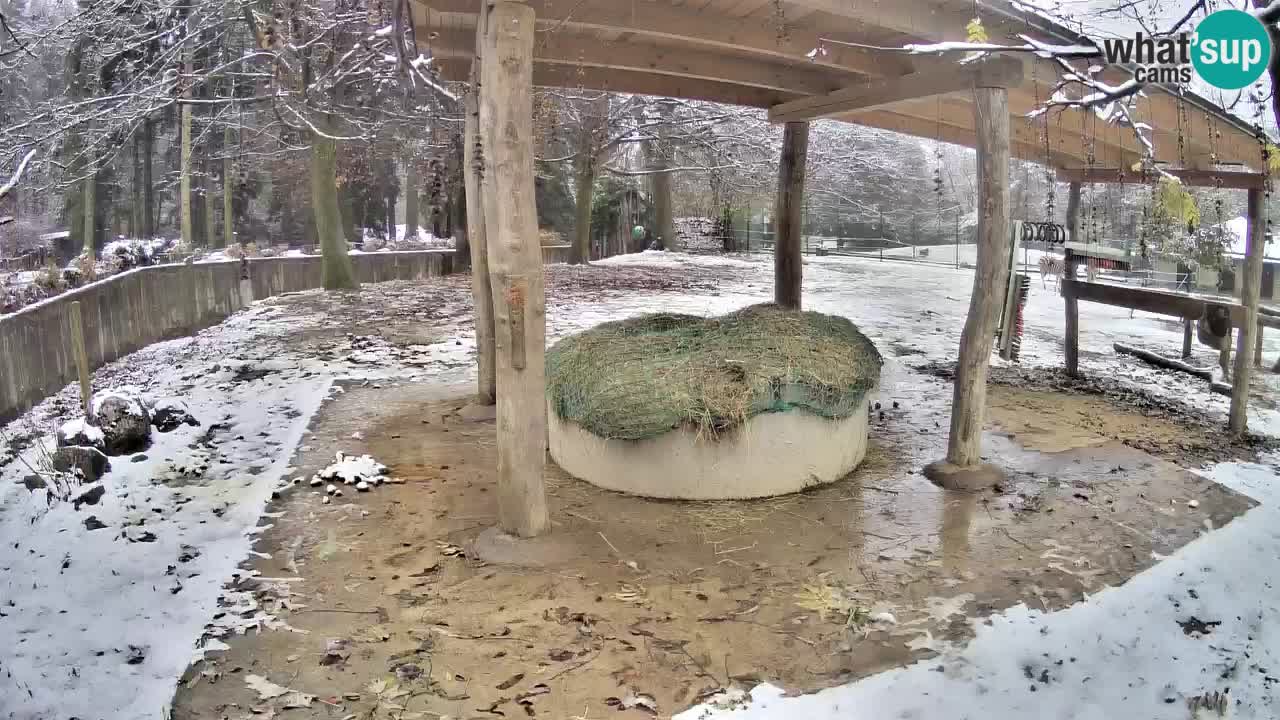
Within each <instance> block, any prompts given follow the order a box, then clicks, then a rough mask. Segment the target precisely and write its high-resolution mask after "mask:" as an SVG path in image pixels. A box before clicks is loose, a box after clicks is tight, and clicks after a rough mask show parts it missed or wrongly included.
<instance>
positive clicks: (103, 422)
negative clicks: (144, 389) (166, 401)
mask: <svg viewBox="0 0 1280 720" xmlns="http://www.w3.org/2000/svg"><path fill="white" fill-rule="evenodd" d="M93 417H94V420H95V421H96V422H97V425H98V427H99V428H101V430H102V433H103V436H104V440H105V450H106V452H107V454H108V455H124V454H127V453H133V452H137V451H139V450H144V449H146V447H147V444H148V443H149V442H150V440H151V414H150V413H149V412H148V411H147V406H146V404H145V403H143V401H142V398H140V397H138V396H136V395H133V394H130V393H127V392H123V391H120V390H111V391H107V392H105V393H103V394H101V395H98V396H97V397H95V398H94V399H93Z"/></svg>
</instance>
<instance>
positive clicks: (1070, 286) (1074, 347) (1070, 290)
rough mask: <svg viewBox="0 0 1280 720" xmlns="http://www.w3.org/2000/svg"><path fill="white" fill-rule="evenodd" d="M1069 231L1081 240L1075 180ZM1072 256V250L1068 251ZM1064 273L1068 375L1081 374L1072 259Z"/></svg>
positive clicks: (1069, 201) (1069, 203) (1073, 238)
mask: <svg viewBox="0 0 1280 720" xmlns="http://www.w3.org/2000/svg"><path fill="white" fill-rule="evenodd" d="M1067 232H1068V234H1069V235H1070V237H1071V241H1072V242H1080V183H1078V182H1073V183H1071V184H1070V185H1069V186H1067ZM1066 257H1067V258H1070V257H1071V251H1070V250H1067V251H1066ZM1063 269H1064V270H1065V272H1063V274H1062V282H1061V285H1062V288H1061V292H1062V304H1063V308H1064V310H1065V313H1066V331H1065V334H1064V336H1063V343H1062V344H1063V350H1064V351H1065V353H1066V360H1067V375H1070V376H1071V377H1078V376H1079V375H1080V304H1079V302H1078V301H1077V300H1076V293H1075V282H1076V266H1075V263H1074V262H1072V261H1067V262H1065V263H1064V267H1063Z"/></svg>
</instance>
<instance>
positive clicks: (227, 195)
mask: <svg viewBox="0 0 1280 720" xmlns="http://www.w3.org/2000/svg"><path fill="white" fill-rule="evenodd" d="M233 139H234V138H233V137H232V133H231V128H230V127H227V128H226V129H224V130H223V131H222V154H223V155H224V157H223V158H222V245H223V247H231V246H232V245H234V244H235V242H236V224H235V219H234V218H233V217H232V215H233V212H232V209H231V171H232V169H233V168H232V167H231V152H230V150H231V141H232V140H233Z"/></svg>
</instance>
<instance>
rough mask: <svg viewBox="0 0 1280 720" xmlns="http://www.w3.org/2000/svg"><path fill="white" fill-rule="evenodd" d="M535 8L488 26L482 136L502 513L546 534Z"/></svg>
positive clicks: (516, 529)
mask: <svg viewBox="0 0 1280 720" xmlns="http://www.w3.org/2000/svg"><path fill="white" fill-rule="evenodd" d="M533 32H534V13H533V8H532V7H530V6H529V5H525V4H524V3H518V2H498V3H495V4H494V5H492V6H491V8H490V10H489V17H488V20H487V22H486V23H485V36H484V37H485V42H484V46H483V50H482V51H481V56H482V57H483V58H484V61H483V63H482V66H481V82H480V93H481V96H480V132H481V138H482V143H483V149H484V158H485V170H484V175H483V176H482V177H483V180H482V182H483V200H484V209H485V213H484V214H485V229H486V231H487V232H488V233H490V236H491V238H490V239H491V240H492V242H489V243H488V250H489V263H490V269H491V270H492V273H493V277H492V291H493V293H492V294H493V306H494V328H495V330H496V333H495V336H496V343H495V344H496V348H497V352H496V353H495V356H496V360H497V368H496V377H497V385H498V387H497V390H498V408H497V420H498V444H497V455H498V518H499V522H500V523H501V525H502V529H503V530H505V531H507V532H509V533H513V534H516V535H520V536H523V537H529V536H533V535H538V534H540V533H542V532H544V531H546V529H547V526H548V524H549V521H548V518H547V501H546V492H545V488H544V485H543V478H542V473H543V466H544V464H545V462H546V448H547V416H546V412H547V399H546V375H545V366H544V363H545V357H544V352H545V343H546V307H545V302H546V298H545V294H544V290H543V276H542V248H541V247H540V245H539V242H538V213H537V208H536V207H535V205H534V183H533V128H532V123H530V121H529V118H531V117H532V116H533Z"/></svg>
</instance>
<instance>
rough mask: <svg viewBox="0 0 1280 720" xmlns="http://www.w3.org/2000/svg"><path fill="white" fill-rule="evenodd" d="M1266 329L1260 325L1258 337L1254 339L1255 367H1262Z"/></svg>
mask: <svg viewBox="0 0 1280 720" xmlns="http://www.w3.org/2000/svg"><path fill="white" fill-rule="evenodd" d="M1264 329H1265V327H1264V326H1263V325H1262V323H1258V336H1257V337H1256V338H1254V339H1253V366H1254V367H1256V368H1260V367H1262V333H1263V330H1264Z"/></svg>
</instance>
